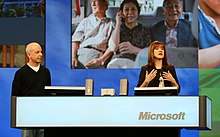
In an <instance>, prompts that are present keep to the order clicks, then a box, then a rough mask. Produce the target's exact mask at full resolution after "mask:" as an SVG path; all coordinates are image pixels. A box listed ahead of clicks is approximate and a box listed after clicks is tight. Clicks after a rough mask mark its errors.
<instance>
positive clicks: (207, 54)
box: [198, 44, 220, 68]
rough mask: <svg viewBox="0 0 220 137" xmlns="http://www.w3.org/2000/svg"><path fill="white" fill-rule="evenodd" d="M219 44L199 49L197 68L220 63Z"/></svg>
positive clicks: (212, 66)
mask: <svg viewBox="0 0 220 137" xmlns="http://www.w3.org/2000/svg"><path fill="white" fill-rule="evenodd" d="M219 53H220V44H219V45H216V46H213V47H210V48H206V49H199V56H198V58H199V68H216V67H217V66H219V65H220V58H219Z"/></svg>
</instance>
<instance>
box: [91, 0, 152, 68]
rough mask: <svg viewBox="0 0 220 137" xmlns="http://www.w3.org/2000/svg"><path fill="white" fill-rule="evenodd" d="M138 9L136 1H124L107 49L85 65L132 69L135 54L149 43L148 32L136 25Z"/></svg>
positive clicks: (140, 25)
mask: <svg viewBox="0 0 220 137" xmlns="http://www.w3.org/2000/svg"><path fill="white" fill-rule="evenodd" d="M139 14H140V7H139V4H138V2H137V0H124V1H123V2H122V3H121V5H120V11H119V12H118V13H117V15H116V26H115V29H114V31H113V33H112V35H111V37H110V39H109V43H108V44H109V45H108V46H109V47H108V48H107V50H106V52H105V53H104V54H103V56H101V57H100V58H99V59H96V60H92V61H90V62H89V63H88V64H87V65H92V64H97V63H98V62H103V63H104V62H105V63H106V60H108V59H109V58H111V56H112V53H114V54H113V56H112V59H111V61H110V62H109V63H108V64H107V68H133V65H134V61H135V58H136V56H137V53H138V52H139V51H140V50H141V49H143V48H145V47H148V46H149V45H150V43H151V39H152V38H151V34H150V31H149V30H148V29H147V28H146V27H145V26H143V25H142V24H140V23H138V20H137V19H138V16H139Z"/></svg>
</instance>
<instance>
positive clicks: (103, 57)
mask: <svg viewBox="0 0 220 137" xmlns="http://www.w3.org/2000/svg"><path fill="white" fill-rule="evenodd" d="M174 7H175V8H174ZM173 9H174V10H173ZM193 9H194V0H192V1H185V0H183V1H177V2H176V3H174V4H173V3H170V2H164V1H163V0H138V1H136V2H135V1H133V2H126V1H125V2H123V1H122V0H100V1H94V0H72V11H71V12H72V31H71V48H72V53H71V67H72V69H90V68H92V69H93V68H96V69H99V68H101V69H103V68H104V69H111V68H119V69H126V68H141V66H144V65H146V64H148V48H149V46H150V44H151V43H152V42H154V41H160V42H163V43H164V44H165V47H166V51H167V58H168V63H170V64H172V65H174V66H175V67H176V68H198V47H199V43H198V37H197V33H196V30H197V29H196V27H194V26H195V24H197V22H196V21H197V20H194V18H195V17H196V15H195V16H194V10H193ZM196 9H197V7H196ZM195 14H196V13H195Z"/></svg>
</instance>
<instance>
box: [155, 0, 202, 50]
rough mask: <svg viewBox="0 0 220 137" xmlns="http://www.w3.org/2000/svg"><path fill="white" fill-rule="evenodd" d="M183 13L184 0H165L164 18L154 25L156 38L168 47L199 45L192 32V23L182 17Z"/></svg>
mask: <svg viewBox="0 0 220 137" xmlns="http://www.w3.org/2000/svg"><path fill="white" fill-rule="evenodd" d="M182 13H183V1H182V0H164V2H163V14H164V18H165V19H164V20H162V21H160V22H158V23H156V24H155V25H154V26H153V27H152V34H153V38H154V40H159V41H162V42H164V43H165V44H166V47H198V42H197V40H196V39H195V37H194V36H193V34H192V32H191V25H190V23H189V22H188V21H187V20H185V19H180V17H181V16H182Z"/></svg>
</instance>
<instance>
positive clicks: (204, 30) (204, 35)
mask: <svg viewBox="0 0 220 137" xmlns="http://www.w3.org/2000/svg"><path fill="white" fill-rule="evenodd" d="M219 7H220V1H219V0H199V1H198V22H199V43H200V50H199V67H200V68H219V67H220V58H219V52H220V8H219Z"/></svg>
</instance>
